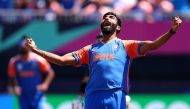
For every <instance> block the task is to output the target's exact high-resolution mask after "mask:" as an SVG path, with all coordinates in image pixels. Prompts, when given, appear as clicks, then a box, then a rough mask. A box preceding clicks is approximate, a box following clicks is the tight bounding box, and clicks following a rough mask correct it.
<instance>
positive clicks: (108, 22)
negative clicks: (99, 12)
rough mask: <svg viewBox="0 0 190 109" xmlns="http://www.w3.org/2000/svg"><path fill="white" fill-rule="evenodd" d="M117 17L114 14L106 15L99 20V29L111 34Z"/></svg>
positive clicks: (115, 25) (114, 29)
mask: <svg viewBox="0 0 190 109" xmlns="http://www.w3.org/2000/svg"><path fill="white" fill-rule="evenodd" d="M116 27H117V18H116V17H115V16H114V15H106V16H104V17H103V19H102V22H101V30H102V33H103V34H113V33H114V32H115V31H116Z"/></svg>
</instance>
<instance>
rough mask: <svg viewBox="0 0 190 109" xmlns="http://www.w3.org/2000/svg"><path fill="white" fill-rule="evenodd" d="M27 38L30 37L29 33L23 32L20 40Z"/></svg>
mask: <svg viewBox="0 0 190 109" xmlns="http://www.w3.org/2000/svg"><path fill="white" fill-rule="evenodd" d="M28 38H30V37H29V35H27V34H24V35H22V37H21V40H26V39H28Z"/></svg>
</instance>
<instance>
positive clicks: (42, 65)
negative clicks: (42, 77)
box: [39, 58, 51, 72]
mask: <svg viewBox="0 0 190 109" xmlns="http://www.w3.org/2000/svg"><path fill="white" fill-rule="evenodd" d="M39 65H40V66H39V67H40V71H41V72H47V71H49V69H50V68H51V67H50V64H49V63H48V61H47V60H45V59H44V58H41V59H39Z"/></svg>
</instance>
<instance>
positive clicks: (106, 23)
mask: <svg viewBox="0 0 190 109" xmlns="http://www.w3.org/2000/svg"><path fill="white" fill-rule="evenodd" d="M103 26H104V27H110V26H111V23H110V22H108V21H104V22H103Z"/></svg>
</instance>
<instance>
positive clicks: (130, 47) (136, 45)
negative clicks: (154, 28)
mask: <svg viewBox="0 0 190 109" xmlns="http://www.w3.org/2000/svg"><path fill="white" fill-rule="evenodd" d="M123 43H124V46H125V49H126V52H127V54H128V56H129V57H130V59H134V58H136V57H139V56H142V55H141V54H140V47H141V41H137V40H125V41H123Z"/></svg>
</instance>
